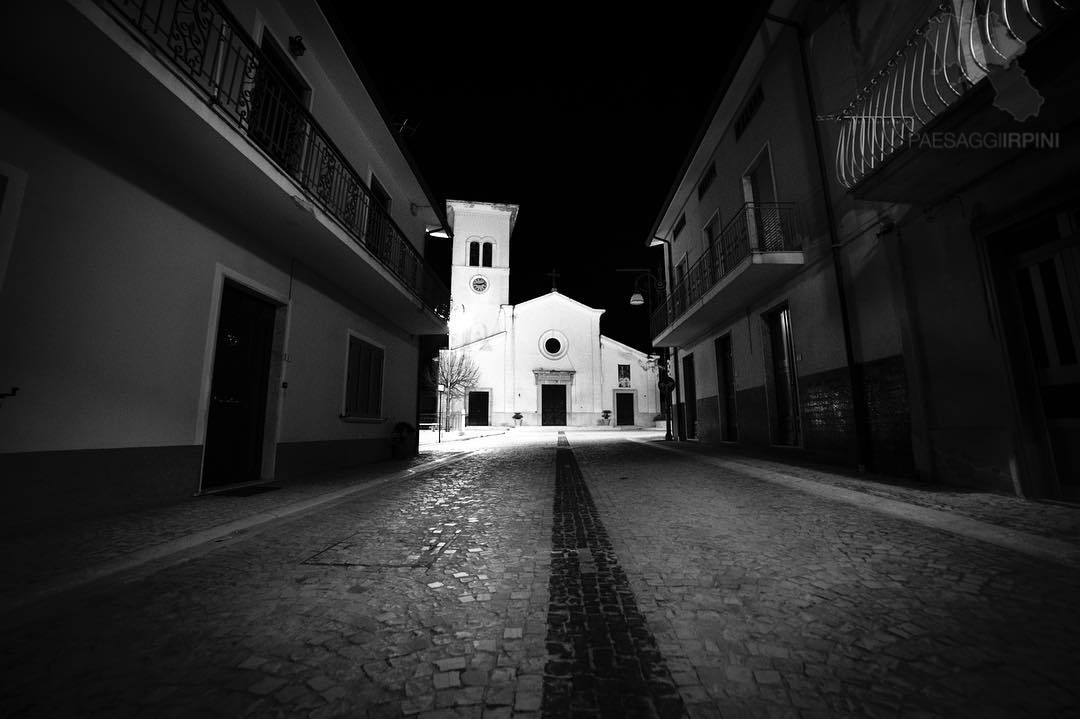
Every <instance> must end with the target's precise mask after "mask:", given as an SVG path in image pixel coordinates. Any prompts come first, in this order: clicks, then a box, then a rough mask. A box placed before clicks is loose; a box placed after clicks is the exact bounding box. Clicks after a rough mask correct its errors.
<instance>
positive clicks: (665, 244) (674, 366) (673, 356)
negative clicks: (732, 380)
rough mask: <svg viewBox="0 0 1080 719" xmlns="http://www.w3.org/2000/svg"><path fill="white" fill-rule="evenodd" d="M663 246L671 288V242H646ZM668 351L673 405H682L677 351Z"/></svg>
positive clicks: (653, 245) (673, 266)
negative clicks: (673, 382) (671, 372)
mask: <svg viewBox="0 0 1080 719" xmlns="http://www.w3.org/2000/svg"><path fill="white" fill-rule="evenodd" d="M661 245H663V247H664V248H665V252H664V255H665V257H666V259H667V262H665V263H664V279H666V280H667V284H668V287H671V285H672V280H671V273H672V272H674V271H675V262H674V260H673V259H672V257H671V240H665V239H664V238H663V237H657V236H656V235H653V236H652V237H651V238H650V239H649V242H648V246H649V247H660V246H661ZM667 349H668V359H669V360H670V362H671V369H672V370H673V372H674V376H675V404H676V405H679V404H682V394H681V392H680V390H679V350H678V348H676V347H670V348H667ZM670 404H671V398H670V397H668V405H669V409H668V414H669V415H670V414H671V410H670Z"/></svg>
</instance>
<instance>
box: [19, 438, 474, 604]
mask: <svg viewBox="0 0 1080 719" xmlns="http://www.w3.org/2000/svg"><path fill="white" fill-rule="evenodd" d="M470 445H471V446H479V444H473V443H470ZM465 450H466V447H464V446H463V445H456V446H455V445H450V446H447V447H438V448H432V449H431V450H429V451H428V452H427V453H426V454H425V455H424V456H422V457H419V458H413V459H409V460H399V461H392V462H379V463H376V464H372V465H369V466H366V467H361V468H358V469H354V470H349V471H347V472H334V473H327V474H324V475H321V476H318V477H312V478H307V479H304V480H301V481H296V482H292V483H286V484H283V485H278V484H275V485H274V487H275V489H274V490H273V491H268V492H265V493H262V494H255V495H249V496H237V495H231V494H214V495H208V496H204V497H191V498H190V499H187V500H185V501H182V502H176V503H172V504H167V505H163V506H156V507H149V508H144V509H141V510H136V511H131V512H127V513H123V514H119V515H109V516H103V517H97V518H92V519H87V520H83V521H79V522H68V523H65V524H64V525H63V526H59V527H57V526H52V527H40V528H38V529H36V530H34V531H29V532H26V531H18V532H7V531H4V529H6V528H4V529H0V556H3V557H4V558H5V567H4V569H5V571H4V573H3V575H2V576H0V607H5V608H6V607H10V606H13V605H17V604H19V603H21V602H22V601H24V600H25V599H27V598H33V597H34V596H35V595H37V594H41V593H43V592H47V591H49V590H51V589H52V588H53V587H54V586H55V585H56V584H57V583H58V582H57V580H58V579H59V580H63V579H65V578H66V579H67V580H68V583H70V580H72V579H74V578H79V577H80V576H81V577H83V578H85V577H91V578H92V577H93V576H94V574H95V573H96V572H98V573H99V571H98V570H100V569H101V568H102V567H107V566H109V565H114V564H118V563H123V562H124V561H125V560H128V559H131V558H133V557H137V556H138V555H140V554H143V555H145V554H147V553H148V552H149V553H153V550H154V549H155V548H162V549H164V548H166V545H169V544H170V543H172V544H176V543H180V544H184V543H190V542H187V541H186V540H189V539H191V538H193V537H196V536H197V535H200V534H206V533H213V532H214V531H215V530H216V529H221V530H223V531H226V530H229V529H230V528H231V527H235V526H245V527H246V526H247V525H250V524H251V520H252V519H253V518H256V519H257V518H260V517H263V518H273V517H274V516H280V515H281V514H282V513H284V512H288V511H290V510H291V509H295V508H296V507H298V506H302V505H305V504H313V503H316V502H318V501H325V500H326V499H328V498H332V497H334V496H337V495H342V494H345V493H348V492H350V491H353V490H355V489H357V488H361V487H363V486H366V485H368V484H372V483H376V482H379V481H382V480H385V479H393V478H394V477H395V476H396V475H399V474H408V473H410V472H413V471H416V470H418V469H422V468H423V467H425V466H427V465H430V464H431V463H433V462H441V461H451V460H453V459H455V458H457V457H458V456H460V455H463V454H464V451H465Z"/></svg>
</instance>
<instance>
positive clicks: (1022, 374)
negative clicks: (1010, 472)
mask: <svg viewBox="0 0 1080 719" xmlns="http://www.w3.org/2000/svg"><path fill="white" fill-rule="evenodd" d="M990 246H991V250H992V251H995V252H998V253H1001V255H1002V256H1000V259H999V260H998V280H997V281H998V292H999V307H1000V310H1001V316H1002V324H1003V325H1004V327H1005V331H1006V335H1007V339H1008V346H1009V354H1010V359H1011V362H1012V365H1013V382H1014V386H1015V388H1016V398H1017V402H1018V406H1019V410H1020V411H1019V413H1018V415H1017V421H1018V423H1019V425H1020V427H1019V428H1020V432H1021V434H1022V436H1023V437H1024V440H1025V443H1026V445H1027V446H1028V447H1030V449H1029V452H1028V454H1029V457H1028V459H1027V462H1028V463H1029V464H1030V466H1031V469H1030V470H1029V472H1028V474H1029V475H1030V479H1029V480H1028V486H1027V487H1026V491H1027V492H1030V493H1031V494H1032V495H1041V496H1048V497H1055V498H1058V499H1064V500H1068V501H1074V502H1075V501H1077V500H1080V211H1077V210H1072V211H1068V212H1062V213H1058V214H1057V215H1056V216H1055V215H1044V216H1040V217H1037V218H1033V219H1032V220H1030V221H1028V222H1026V223H1025V224H1023V225H1021V226H1018V227H1016V228H1012V229H1010V230H1006V231H1004V232H1002V233H1000V234H999V235H997V236H995V237H992V238H991V239H990Z"/></svg>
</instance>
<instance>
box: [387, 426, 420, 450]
mask: <svg viewBox="0 0 1080 719" xmlns="http://www.w3.org/2000/svg"><path fill="white" fill-rule="evenodd" d="M415 437H416V428H415V427H413V426H412V425H411V424H409V423H408V422H398V423H397V424H396V425H394V431H393V432H391V433H390V455H391V456H392V457H393V458H394V459H405V458H407V457H415V456H416V440H415Z"/></svg>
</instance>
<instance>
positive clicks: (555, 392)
mask: <svg viewBox="0 0 1080 719" xmlns="http://www.w3.org/2000/svg"><path fill="white" fill-rule="evenodd" d="M540 424H541V425H544V426H548V427H564V426H566V385H564V384H542V385H540Z"/></svg>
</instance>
